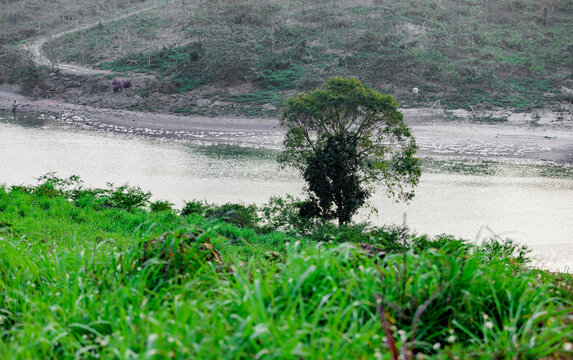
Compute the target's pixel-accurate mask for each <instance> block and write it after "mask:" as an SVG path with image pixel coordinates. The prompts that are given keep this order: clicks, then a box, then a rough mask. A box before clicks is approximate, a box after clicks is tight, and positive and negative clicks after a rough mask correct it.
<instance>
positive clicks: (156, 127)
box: [0, 86, 573, 163]
mask: <svg viewBox="0 0 573 360" xmlns="http://www.w3.org/2000/svg"><path fill="white" fill-rule="evenodd" d="M14 100H16V102H17V104H18V107H17V113H19V114H30V115H37V116H41V117H48V118H52V119H53V120H55V121H62V122H66V123H70V124H75V125H77V126H81V127H83V128H86V129H91V130H100V131H111V132H115V133H124V134H132V135H138V136H147V137H157V138H169V139H178V140H183V141H192V142H196V143H205V144H213V143H214V144H232V145H240V146H252V147H268V148H279V147H280V146H281V143H282V138H283V135H284V130H283V129H281V128H280V126H279V124H278V120H277V119H275V118H247V117H221V116H218V117H201V116H180V115H174V114H163V113H148V112H142V111H132V110H116V109H108V108H102V107H95V106H89V105H81V104H73V103H69V102H65V101H61V100H51V99H32V98H29V97H26V96H23V95H21V94H19V93H18V88H17V87H13V86H3V87H0V109H4V110H6V111H9V110H10V109H11V108H12V104H13V101H14ZM402 111H403V113H404V117H405V120H406V123H408V125H410V127H411V128H412V130H413V132H414V135H415V137H416V140H417V142H418V145H419V147H420V154H422V155H429V156H431V155H440V156H470V157H488V158H489V157H498V158H519V159H532V160H547V161H555V162H559V163H573V131H572V129H573V120H571V115H566V116H565V117H563V116H562V117H561V118H559V119H558V120H557V121H556V120H555V119H557V118H558V117H559V115H555V112H548V113H547V114H546V115H541V116H539V118H537V119H536V121H532V120H531V118H530V117H527V116H525V115H519V114H518V115H515V116H513V118H512V117H509V119H510V120H509V121H504V122H490V123H488V122H475V121H470V120H468V119H466V118H464V117H462V116H458V117H456V118H455V119H451V118H449V119H448V118H447V117H445V116H444V114H443V111H441V110H437V109H425V108H422V109H403V110H402Z"/></svg>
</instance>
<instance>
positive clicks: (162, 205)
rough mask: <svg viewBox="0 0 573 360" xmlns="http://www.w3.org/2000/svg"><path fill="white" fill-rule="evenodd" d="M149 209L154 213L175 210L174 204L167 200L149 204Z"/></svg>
mask: <svg viewBox="0 0 573 360" xmlns="http://www.w3.org/2000/svg"><path fill="white" fill-rule="evenodd" d="M149 209H150V210H151V211H152V212H160V211H171V210H173V203H172V202H170V201H167V200H157V201H153V202H151V204H149Z"/></svg>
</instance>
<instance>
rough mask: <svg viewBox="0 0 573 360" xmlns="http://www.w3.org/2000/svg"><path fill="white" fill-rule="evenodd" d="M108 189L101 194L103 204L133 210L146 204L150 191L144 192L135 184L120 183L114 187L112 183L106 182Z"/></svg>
mask: <svg viewBox="0 0 573 360" xmlns="http://www.w3.org/2000/svg"><path fill="white" fill-rule="evenodd" d="M107 185H108V187H109V189H108V190H106V191H105V194H104V195H103V197H104V199H105V203H104V204H105V206H107V207H112V208H118V209H123V210H127V211H133V210H135V209H140V208H142V207H145V206H147V204H148V203H149V198H150V197H151V193H150V192H144V191H143V190H141V188H139V187H137V186H129V185H122V186H120V187H118V188H114V187H113V184H112V183H108V184H107Z"/></svg>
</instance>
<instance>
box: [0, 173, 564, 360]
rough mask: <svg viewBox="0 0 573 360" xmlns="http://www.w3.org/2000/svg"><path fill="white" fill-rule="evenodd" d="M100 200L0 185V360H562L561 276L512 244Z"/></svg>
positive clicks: (47, 189) (51, 189)
mask: <svg viewBox="0 0 573 360" xmlns="http://www.w3.org/2000/svg"><path fill="white" fill-rule="evenodd" d="M124 190H125V189H124ZM102 194H103V195H102ZM115 194H116V195H117V191H116V192H115ZM130 194H131V195H133V194H134V193H133V192H131V193H130ZM112 195H113V194H112V193H111V192H108V193H101V192H100V193H99V195H98V193H97V191H96V192H94V191H87V190H86V191H81V192H76V193H75V195H74V196H73V200H70V193H69V192H64V191H59V190H57V189H56V188H55V187H54V186H53V185H51V184H50V183H46V184H43V185H39V186H37V187H13V188H6V187H0V294H2V295H1V296H0V358H2V359H32V358H98V357H102V358H121V359H130V358H153V359H161V358H178V359H180V358H197V359H243V358H245V359H252V358H264V359H270V358H277V359H284V358H287V359H288V358H293V359H301V358H308V359H325V358H332V359H348V358H364V359H371V358H377V359H391V358H392V353H391V349H392V346H391V345H390V346H389V344H391V343H392V339H393V340H395V342H396V344H395V348H396V349H397V352H399V353H402V354H406V355H408V354H416V355H415V356H420V357H422V356H431V357H433V358H453V357H458V358H501V359H503V358H526V359H529V358H531V359H538V358H570V357H571V356H572V355H573V353H572V352H571V349H570V347H571V343H572V342H573V320H572V318H571V316H572V314H573V307H572V306H573V301H572V295H573V292H572V286H573V280H572V278H571V276H570V275H563V274H551V273H547V272H539V271H536V270H532V269H528V268H527V267H526V266H525V265H524V263H525V262H526V261H527V259H526V258H525V257H524V253H523V252H520V251H519V249H517V248H516V247H512V246H511V244H509V245H508V244H507V243H500V242H495V241H493V242H490V243H488V244H487V245H486V246H481V247H476V246H472V245H469V244H467V243H466V242H464V241H462V240H455V239H452V238H449V237H440V238H438V239H429V238H428V237H424V236H422V237H416V236H412V235H407V234H405V233H400V232H396V231H394V232H392V231H390V230H388V232H384V231H383V230H380V229H379V230H378V231H376V232H369V233H368V232H366V231H363V232H361V233H353V232H352V231H347V232H346V233H342V234H341V233H337V232H330V233H329V232H328V230H324V229H323V230H321V231H318V232H315V233H314V234H313V235H309V236H300V235H296V234H295V233H291V234H285V233H281V232H273V231H269V230H268V229H267V230H265V229H263V228H261V227H257V226H252V224H251V225H249V226H244V227H240V226H238V225H234V224H230V223H227V222H224V221H220V220H214V219H212V218H206V217H205V216H200V215H197V214H191V215H188V216H185V217H182V216H180V215H178V214H177V213H176V212H174V211H172V210H169V209H166V210H165V211H147V210H145V209H144V208H142V207H141V206H139V205H141V204H135V205H134V204H133V203H132V204H131V205H130V206H124V205H126V204H127V202H126V201H123V202H122V201H119V200H118V199H119V197H118V196H116V197H113V196H112ZM136 195H137V194H136ZM105 196H108V197H107V198H105ZM122 199H123V200H125V197H124V198H122ZM120 200H121V199H120ZM122 207H124V208H129V209H128V210H126V209H122ZM153 208H154V209H156V210H158V209H160V208H162V207H161V206H158V205H155V206H153ZM231 218H232V217H231ZM170 232H174V234H173V235H164V236H163V237H161V238H160V239H159V240H160V241H163V243H162V244H164V246H163V245H162V246H155V247H152V246H151V245H150V244H151V242H150V241H149V240H150V239H153V238H156V237H158V236H159V235H160V234H162V233H170ZM184 233H187V234H190V235H188V237H187V238H186V237H185V236H180V237H178V236H177V235H176V234H184ZM319 239H331V241H327V242H324V241H318V240H319ZM342 239H344V240H349V241H352V240H357V239H360V241H368V242H370V243H373V244H381V245H383V246H384V247H386V249H387V250H389V252H388V254H386V255H385V256H377V255H375V254H374V252H372V251H370V252H365V251H362V250H359V248H358V247H357V246H353V245H351V244H350V243H348V242H346V243H340V241H341V240H342ZM400 241H402V242H403V243H400ZM207 243H208V244H212V245H213V247H214V249H216V250H218V252H219V253H220V257H221V258H222V262H218V261H216V259H215V258H213V257H212V256H211V255H213V254H214V252H213V251H211V250H208V249H209V248H206V247H205V246H204V244H207ZM145 249H146V250H145ZM165 249H167V251H165ZM206 249H207V250H206ZM516 249H517V251H516ZM271 251H274V252H276V254H275V253H271ZM144 252H145V254H143V253H144ZM384 324H385V325H386V326H383V325H384Z"/></svg>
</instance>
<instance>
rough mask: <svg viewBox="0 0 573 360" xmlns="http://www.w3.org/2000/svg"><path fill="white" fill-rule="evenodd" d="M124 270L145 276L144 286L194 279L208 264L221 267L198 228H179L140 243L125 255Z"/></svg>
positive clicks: (219, 259)
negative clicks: (126, 256)
mask: <svg viewBox="0 0 573 360" xmlns="http://www.w3.org/2000/svg"><path fill="white" fill-rule="evenodd" d="M129 258H130V260H129V261H128V263H127V266H126V270H127V272H128V273H131V274H132V275H136V276H141V275H143V276H144V277H146V286H148V287H149V288H152V289H156V288H158V287H160V286H161V285H163V284H169V283H172V282H174V281H175V282H180V281H181V280H182V279H187V280H188V279H189V278H194V277H195V276H196V275H198V274H199V273H200V272H201V271H202V270H203V269H204V268H205V267H208V266H209V264H210V263H213V264H218V265H222V263H223V262H222V259H221V255H220V254H219V252H218V251H217V250H215V248H214V247H213V244H212V243H211V241H210V239H209V236H208V234H207V233H206V232H205V231H203V230H201V229H193V230H187V229H179V230H178V231H176V232H171V233H167V234H163V235H161V236H159V237H155V238H152V239H149V240H144V241H142V242H140V243H139V244H138V245H137V246H136V247H135V248H134V249H133V250H132V251H131V252H130V254H129Z"/></svg>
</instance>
